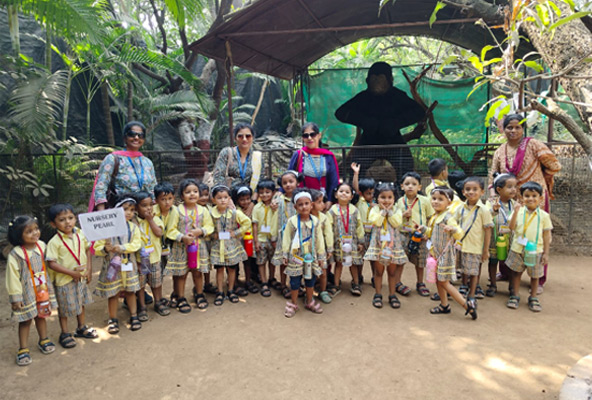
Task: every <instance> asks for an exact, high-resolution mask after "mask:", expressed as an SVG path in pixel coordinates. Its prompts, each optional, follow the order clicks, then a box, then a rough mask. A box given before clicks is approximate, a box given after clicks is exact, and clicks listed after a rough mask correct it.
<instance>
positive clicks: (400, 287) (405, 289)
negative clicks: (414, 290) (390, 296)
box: [395, 282, 411, 296]
mask: <svg viewBox="0 0 592 400" xmlns="http://www.w3.org/2000/svg"><path fill="white" fill-rule="evenodd" d="M395 291H396V292H397V293H399V294H400V295H401V296H409V293H411V289H410V288H409V286H406V285H404V284H403V282H399V283H397V284H396V285H395Z"/></svg>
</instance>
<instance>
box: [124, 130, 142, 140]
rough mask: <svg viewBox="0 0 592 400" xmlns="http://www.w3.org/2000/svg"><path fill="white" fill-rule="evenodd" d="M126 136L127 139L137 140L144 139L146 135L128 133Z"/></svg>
mask: <svg viewBox="0 0 592 400" xmlns="http://www.w3.org/2000/svg"><path fill="white" fill-rule="evenodd" d="M126 136H127V137H128V138H135V137H138V138H139V139H146V134H145V133H144V132H134V131H129V132H128V133H126Z"/></svg>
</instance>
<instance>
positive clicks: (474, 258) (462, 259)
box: [458, 252, 481, 276]
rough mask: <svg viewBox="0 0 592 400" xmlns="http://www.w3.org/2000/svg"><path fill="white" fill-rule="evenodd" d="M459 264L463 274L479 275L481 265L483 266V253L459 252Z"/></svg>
mask: <svg viewBox="0 0 592 400" xmlns="http://www.w3.org/2000/svg"><path fill="white" fill-rule="evenodd" d="M458 265H459V267H460V268H459V269H460V270H461V272H462V273H463V274H465V275H469V276H479V267H481V254H472V253H463V252H459V253H458Z"/></svg>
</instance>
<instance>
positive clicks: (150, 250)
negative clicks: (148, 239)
mask: <svg viewBox="0 0 592 400" xmlns="http://www.w3.org/2000/svg"><path fill="white" fill-rule="evenodd" d="M144 250H145V251H146V253H148V254H150V253H153V252H154V245H153V244H152V243H150V244H147V245H146V246H144Z"/></svg>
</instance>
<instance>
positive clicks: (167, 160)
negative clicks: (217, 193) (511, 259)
mask: <svg viewBox="0 0 592 400" xmlns="http://www.w3.org/2000/svg"><path fill="white" fill-rule="evenodd" d="M497 146H498V145H497V144H451V145H412V146H409V148H410V151H411V154H412V156H413V162H414V169H415V171H417V172H418V173H420V174H421V176H422V177H423V183H424V187H425V186H426V185H427V184H428V183H429V174H428V171H427V164H428V162H429V160H431V159H433V158H435V157H441V158H444V159H445V160H446V161H447V162H448V165H449V170H464V171H465V172H466V173H467V175H476V176H481V177H483V178H484V179H485V180H487V172H488V166H489V165H490V162H491V158H492V156H493V153H494V151H495V149H496V148H497ZM400 147H402V146H398V145H390V146H358V147H356V152H355V160H354V159H352V155H351V154H350V151H351V150H352V149H353V148H352V147H334V148H331V149H330V150H332V151H333V153H334V154H335V156H336V157H337V159H338V162H339V171H340V176H341V177H342V178H343V179H351V176H352V175H353V173H352V170H351V168H350V164H351V162H352V161H356V162H363V161H366V162H367V164H368V165H369V164H371V163H372V162H374V165H373V166H371V167H370V168H369V169H368V170H367V171H362V175H363V176H364V175H365V174H366V173H368V172H369V173H370V174H372V176H373V177H375V178H376V179H377V180H382V181H392V180H393V179H395V176H396V171H394V170H393V168H391V167H390V166H389V165H382V164H381V161H380V160H379V159H378V156H377V155H379V154H384V152H385V151H388V150H394V149H396V148H400ZM551 148H552V150H553V152H554V153H555V154H556V156H557V157H558V159H559V161H560V162H561V164H562V166H563V169H562V170H561V172H559V173H558V174H557V175H556V176H555V189H554V193H555V200H554V201H553V202H552V203H551V213H552V215H553V223H554V225H555V230H554V239H553V241H554V247H555V248H556V247H558V246H576V247H582V248H587V249H591V248H592V246H591V245H592V240H591V239H590V238H591V237H592V219H591V218H587V217H585V218H582V217H583V216H586V215H588V212H587V210H585V207H586V206H587V205H589V204H592V173H591V172H590V170H589V168H588V166H587V161H586V158H585V157H584V156H583V155H584V153H583V151H582V149H581V146H579V145H577V144H574V143H553V144H552V146H551ZM261 151H262V152H263V158H264V160H265V171H264V174H263V176H272V177H276V176H278V175H280V174H281V173H282V172H283V171H285V170H286V169H287V166H288V162H289V160H290V157H291V155H292V152H293V150H286V149H261ZM218 153H219V150H210V151H207V152H201V151H197V150H195V151H185V152H183V151H145V152H144V154H145V155H146V156H147V157H149V158H150V159H151V160H152V162H153V163H154V168H155V172H156V176H157V179H158V181H159V182H162V181H169V182H171V183H173V185H175V187H177V186H178V184H179V182H180V181H181V180H182V179H183V178H185V177H193V178H197V179H201V178H202V176H203V171H204V168H203V166H201V165H200V164H199V160H203V159H206V158H205V157H207V159H208V160H209V162H208V168H209V169H210V170H211V169H212V167H213V163H214V161H215V159H216V157H217V155H218ZM105 155H106V153H86V154H68V153H65V154H39V155H33V156H26V157H25V156H17V155H0V185H1V186H0V187H2V191H1V192H0V213H1V214H0V223H1V224H0V236H5V233H6V227H7V225H8V221H9V220H10V219H11V218H12V217H13V216H15V215H19V214H29V215H35V216H36V217H37V218H38V219H39V220H40V221H41V225H42V228H43V229H42V230H43V234H44V237H45V236H46V235H49V234H50V232H51V230H50V229H49V226H48V224H47V221H46V219H47V218H46V211H47V209H48V207H49V206H50V205H51V204H53V203H55V202H68V203H71V204H72V205H73V206H74V207H75V209H76V211H77V212H82V211H85V210H86V208H87V204H88V198H89V196H90V193H91V190H92V186H93V182H94V177H95V174H96V171H97V169H98V166H99V164H100V162H101V160H102V159H103V158H104V157H105ZM486 184H487V181H486Z"/></svg>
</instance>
